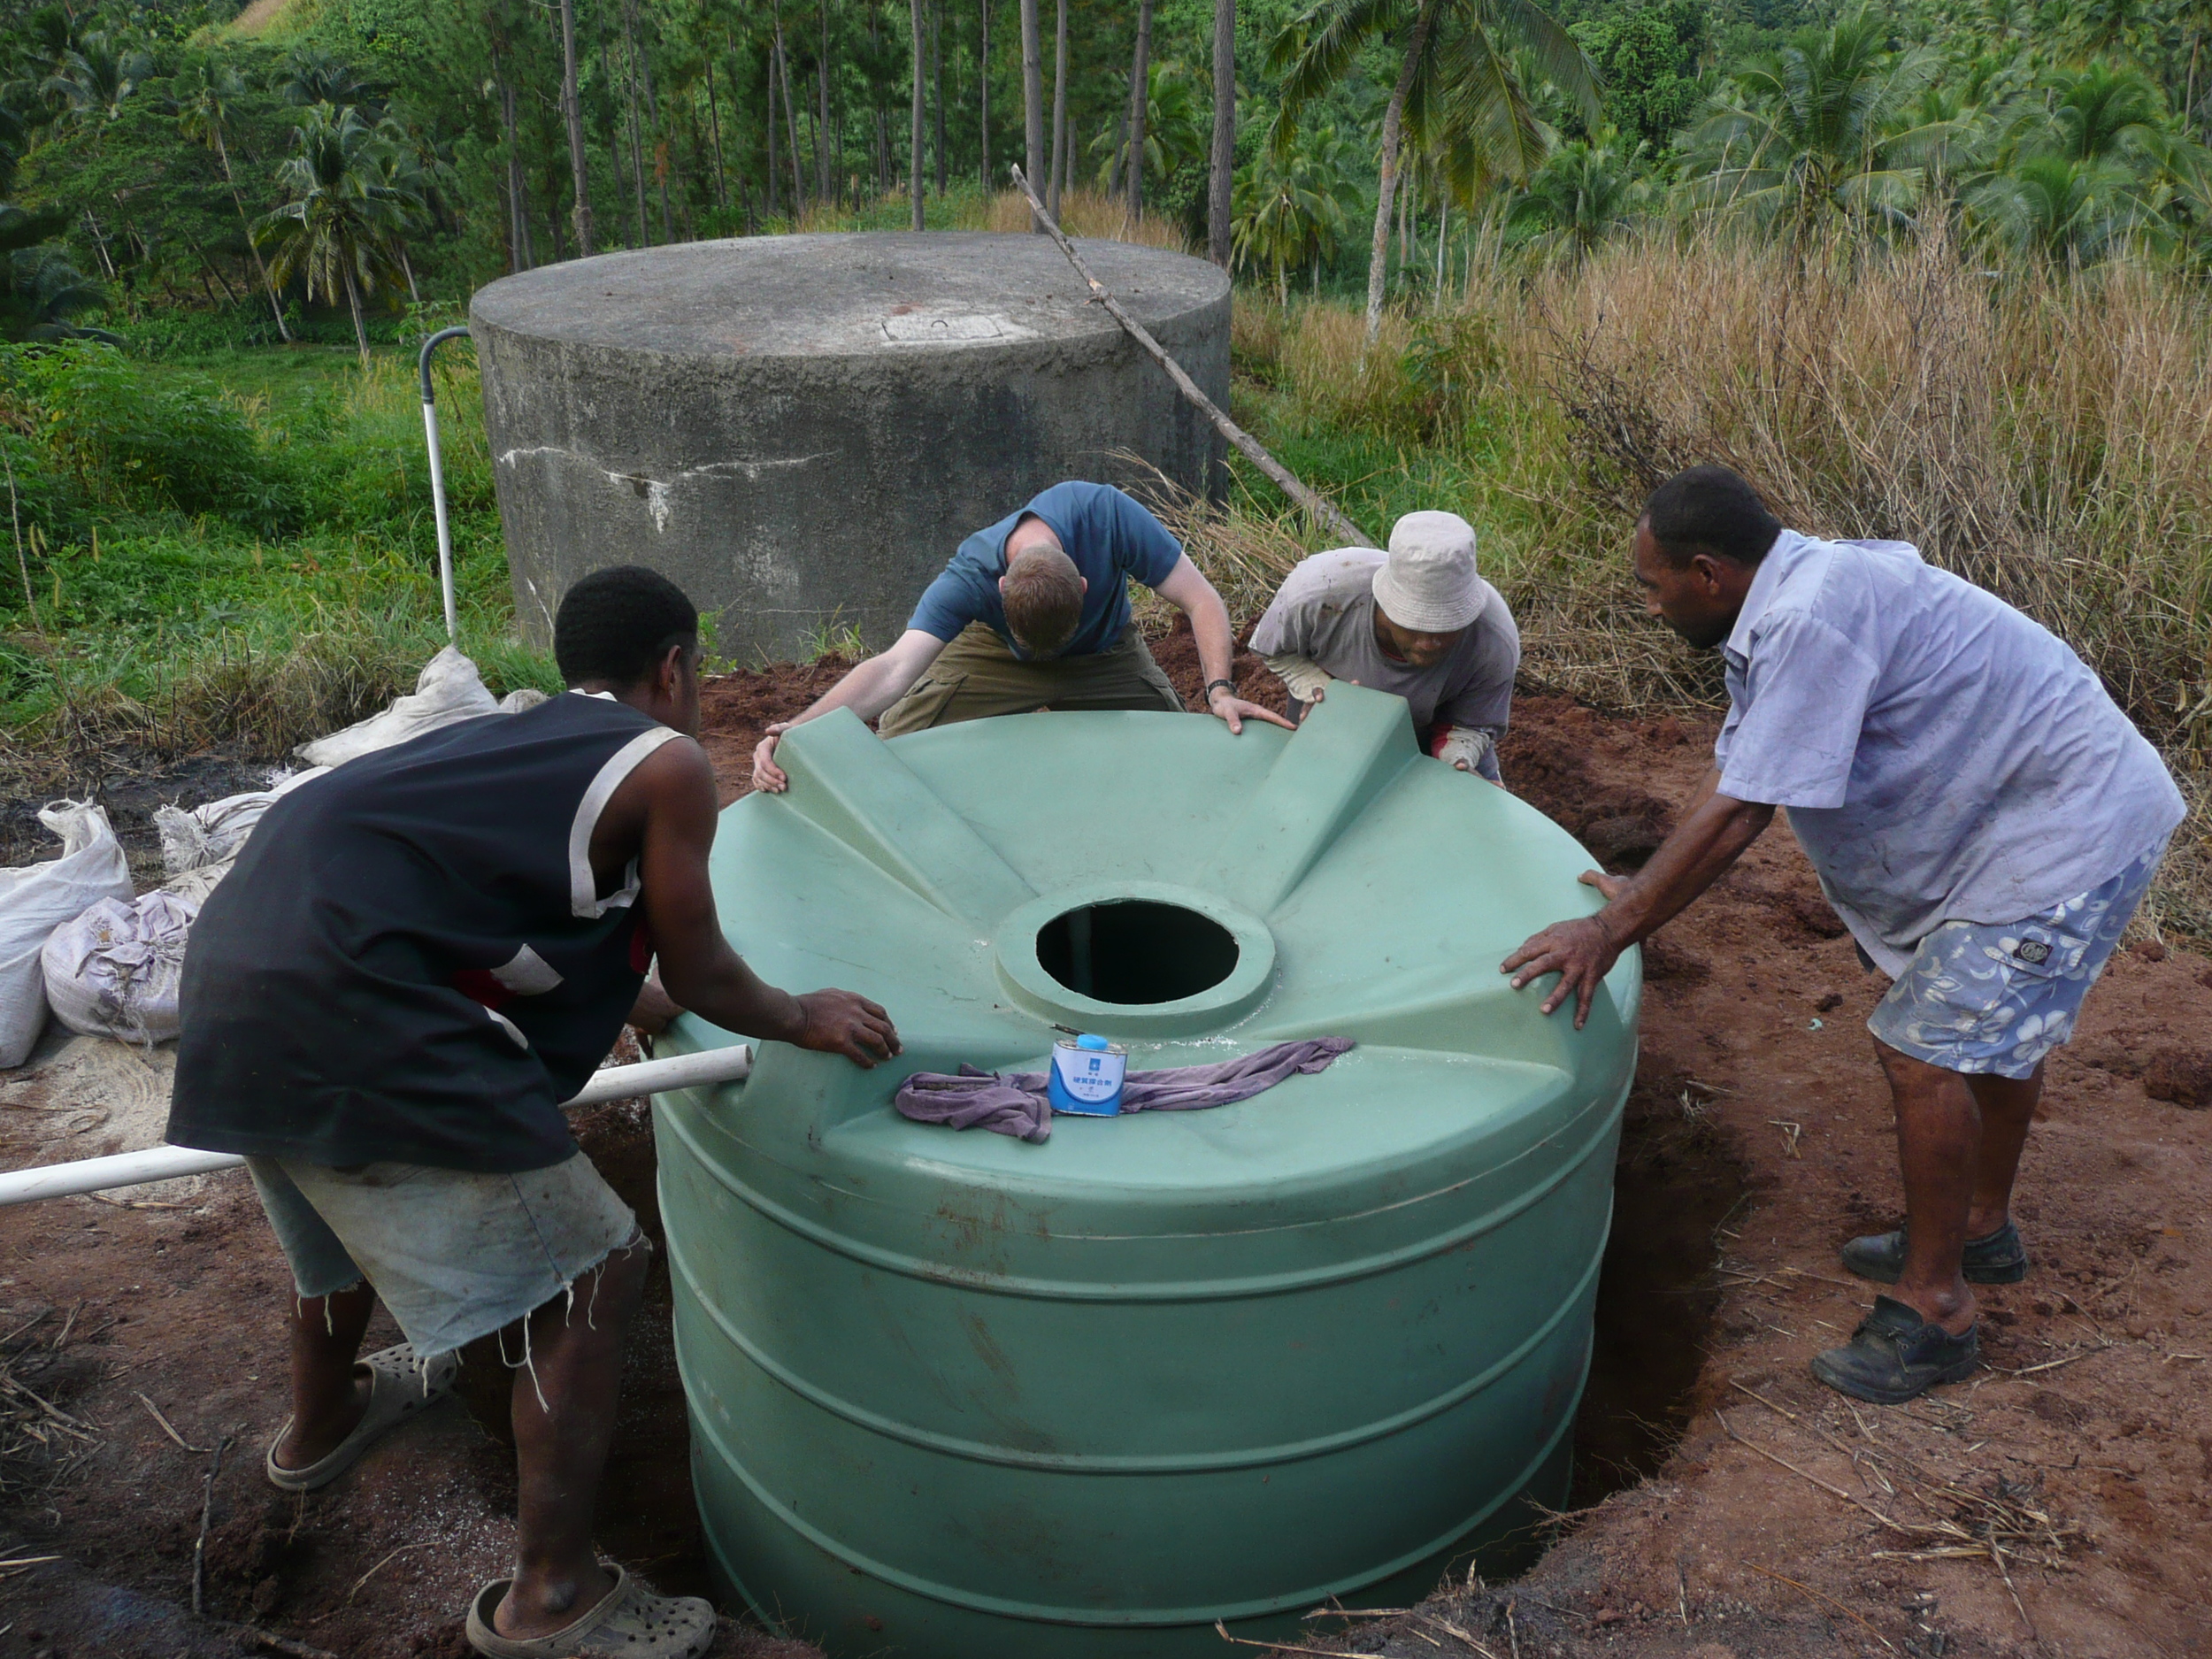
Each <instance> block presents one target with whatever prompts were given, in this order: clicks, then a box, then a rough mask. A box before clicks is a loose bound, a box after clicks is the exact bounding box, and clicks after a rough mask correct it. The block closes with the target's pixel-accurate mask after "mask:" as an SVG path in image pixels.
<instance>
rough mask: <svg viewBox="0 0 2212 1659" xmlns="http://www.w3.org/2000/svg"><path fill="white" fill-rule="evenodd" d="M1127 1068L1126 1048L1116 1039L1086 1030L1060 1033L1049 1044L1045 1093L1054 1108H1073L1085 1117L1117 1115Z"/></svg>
mask: <svg viewBox="0 0 2212 1659" xmlns="http://www.w3.org/2000/svg"><path fill="white" fill-rule="evenodd" d="M1128 1071H1129V1050H1128V1049H1126V1048H1123V1047H1122V1046H1121V1045H1120V1044H1119V1043H1113V1042H1108V1041H1106V1039H1105V1038H1103V1037H1097V1036H1093V1035H1090V1034H1089V1033H1085V1034H1084V1035H1083V1036H1080V1037H1072V1038H1070V1037H1063V1038H1062V1039H1061V1040H1060V1041H1058V1042H1056V1043H1055V1044H1054V1045H1053V1047H1052V1071H1051V1072H1050V1074H1049V1075H1048V1079H1047V1080H1046V1084H1045V1094H1046V1097H1047V1098H1048V1099H1049V1100H1050V1101H1051V1102H1052V1110H1055V1111H1056V1112H1074V1113H1076V1114H1077V1115H1079V1116H1080V1117H1085V1118H1113V1117H1118V1116H1119V1115H1120V1112H1121V1086H1122V1084H1123V1082H1124V1081H1125V1079H1126V1078H1127V1076H1128Z"/></svg>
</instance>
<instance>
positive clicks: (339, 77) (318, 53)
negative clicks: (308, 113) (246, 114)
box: [276, 46, 370, 110]
mask: <svg viewBox="0 0 2212 1659" xmlns="http://www.w3.org/2000/svg"><path fill="white" fill-rule="evenodd" d="M276 90H277V94H278V96H280V97H281V98H282V99H283V100H284V101H285V102H286V103H287V104H298V105H300V106H301V107H303V108H305V107H307V106H310V105H312V104H330V105H331V106H332V107H334V108H339V107H343V106H346V105H350V106H352V107H353V108H354V109H356V110H359V109H363V108H365V107H367V105H368V104H369V101H370V100H369V96H368V92H369V88H368V86H367V83H365V81H363V80H362V79H361V77H360V75H359V74H358V73H356V72H355V70H354V67H353V65H351V64H349V63H348V62H346V61H345V59H343V58H340V57H339V56H337V54H335V53H334V52H332V51H329V50H326V49H325V48H323V47H320V46H302V47H298V48H296V49H295V50H294V51H293V53H292V55H291V57H290V58H287V59H286V60H285V64H284V67H283V68H282V69H280V70H279V71H278V72H277V77H276Z"/></svg>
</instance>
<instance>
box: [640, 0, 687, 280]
mask: <svg viewBox="0 0 2212 1659" xmlns="http://www.w3.org/2000/svg"><path fill="white" fill-rule="evenodd" d="M644 34H645V32H644V30H642V29H640V30H639V31H638V41H637V43H636V44H635V45H634V46H633V47H632V48H631V51H632V53H633V54H634V63H635V65H636V74H637V78H638V80H639V81H640V82H641V83H642V84H643V86H644V88H645V119H646V124H647V125H648V126H649V127H651V128H652V129H653V183H654V186H655V188H656V189H657V191H658V193H659V196H660V204H661V240H662V241H663V242H673V241H675V240H676V227H675V222H674V221H673V220H672V219H670V218H669V214H668V134H667V133H666V132H665V131H664V130H663V129H662V127H661V101H660V95H659V94H658V93H657V92H655V91H654V90H653V58H652V54H651V53H649V52H648V51H647V50H645V42H644Z"/></svg>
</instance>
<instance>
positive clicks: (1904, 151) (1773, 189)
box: [1684, 11, 1955, 230]
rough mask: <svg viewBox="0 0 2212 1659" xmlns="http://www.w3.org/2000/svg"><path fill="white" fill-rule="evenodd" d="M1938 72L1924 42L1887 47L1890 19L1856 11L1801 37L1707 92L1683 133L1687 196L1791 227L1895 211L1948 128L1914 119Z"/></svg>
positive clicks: (1903, 206)
mask: <svg viewBox="0 0 2212 1659" xmlns="http://www.w3.org/2000/svg"><path fill="white" fill-rule="evenodd" d="M1938 68H1939V63H1938V60H1937V58H1935V56H1934V55H1933V54H1932V53H1931V52H1928V51H1926V50H1918V49H1915V50H1907V51H1902V52H1893V51H1891V50H1889V36H1888V25H1887V23H1886V21H1885V20H1883V19H1880V18H1878V17H1875V16H1872V15H1870V14H1869V13H1867V12H1864V11H1860V12H1854V13H1852V14H1851V15H1850V16H1848V17H1846V18H1844V19H1841V20H1840V21H1839V22H1837V23H1836V24H1834V25H1833V26H1832V27H1828V28H1825V29H1814V30H1808V31H1806V32H1804V33H1802V34H1801V35H1798V36H1797V38H1796V39H1795V40H1793V42H1791V43H1790V44H1789V45H1787V46H1786V47H1784V48H1783V49H1782V50H1780V51H1778V52H1777V53H1775V54H1773V55H1772V56H1771V57H1770V58H1764V59H1763V60H1760V61H1757V62H1755V63H1753V64H1752V65H1749V66H1748V67H1747V68H1746V69H1744V70H1743V71H1742V72H1740V73H1739V74H1738V75H1737V76H1736V77H1735V80H1734V84H1733V85H1732V87H1731V88H1728V89H1727V90H1726V91H1724V93H1722V94H1721V95H1720V96H1718V97H1717V98H1716V99H1715V100H1714V102H1713V103H1712V104H1711V105H1710V107H1709V111H1708V112H1707V114H1706V116H1705V118H1704V119H1703V120H1702V121H1701V123H1700V124H1699V125H1698V127H1697V128H1696V130H1695V132H1694V134H1693V136H1692V139H1691V154H1690V156H1689V157H1688V159H1687V160H1686V164H1685V166H1684V173H1685V177H1686V180H1688V184H1687V187H1686V199H1687V200H1688V201H1689V202H1690V203H1691V204H1694V205H1699V206H1704V207H1709V208H1724V209H1729V210H1733V211H1745V212H1749V213H1752V214H1754V215H1755V216H1757V217H1759V218H1761V219H1767V220H1770V221H1773V222H1778V223H1783V224H1786V225H1788V226H1790V227H1793V228H1795V229H1799V230H1802V229H1806V228H1809V227H1811V226H1812V225H1814V224H1816V223H1818V222H1819V221H1821V220H1823V219H1826V218H1829V217H1831V216H1833V215H1836V214H1844V215H1848V216H1852V217H1860V216H1870V215H1875V214H1882V213H1887V214H1891V215H1896V214H1901V213H1902V212H1904V211H1907V210H1908V209H1909V207H1910V206H1911V204H1913V202H1914V200H1915V199H1916V195H1917V192H1918V190H1919V187H1920V183H1921V179H1922V172H1921V165H1920V164H1921V163H1922V162H1924V160H1925V159H1926V158H1927V157H1928V155H1929V154H1930V153H1931V151H1932V150H1935V149H1936V148H1938V147H1939V146H1940V145H1941V144H1942V143H1943V142H1944V141H1945V140H1946V139H1947V138H1949V137H1951V136H1953V135H1954V133H1955V128H1954V127H1953V126H1952V125H1951V124H1950V123H1947V122H1944V121H1940V120H1936V121H1919V120H1916V119H1914V116H1913V105H1914V104H1915V101H1916V99H1917V98H1918V97H1919V96H1920V94H1921V92H1922V91H1923V89H1924V88H1926V87H1927V85H1928V84H1929V82H1930V81H1932V79H1933V78H1934V76H1935V74H1936V72H1937V70H1938Z"/></svg>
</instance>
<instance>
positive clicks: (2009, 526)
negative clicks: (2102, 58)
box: [1511, 235, 2212, 934]
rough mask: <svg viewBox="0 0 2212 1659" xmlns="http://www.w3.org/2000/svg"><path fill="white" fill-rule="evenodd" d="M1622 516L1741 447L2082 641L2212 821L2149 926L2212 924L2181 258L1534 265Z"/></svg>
mask: <svg viewBox="0 0 2212 1659" xmlns="http://www.w3.org/2000/svg"><path fill="white" fill-rule="evenodd" d="M1511 350H1512V356H1513V358H1514V366H1515V369H1516V371H1517V373H1518V374H1520V375H1524V376H1526V377H1529V378H1531V379H1540V380H1542V381H1543V383H1545V384H1547V385H1548V387H1549V388H1551V390H1552V392H1553V395H1554V396H1555V400H1556V402H1557V403H1558V405H1559V406H1560V408H1561V410H1562V411H1563V413H1564V414H1565V415H1566V417H1567V419H1568V422H1569V431H1570V433H1571V435H1572V439H1573V442H1574V444H1575V447H1576V450H1577V455H1578V461H1579V463H1580V465H1579V467H1578V472H1579V474H1580V478H1581V481H1582V484H1583V486H1584V489H1585V491H1586V495H1587V497H1588V498H1589V500H1590V501H1591V502H1592V503H1593V504H1594V506H1596V507H1597V508H1598V509H1599V510H1600V511H1601V512H1602V513H1603V514H1604V516H1605V517H1606V518H1609V520H1611V521H1612V522H1613V523H1615V524H1617V525H1625V524H1626V523H1628V522H1630V521H1631V520H1632V518H1633V517H1634V514H1635V511H1636V508H1637V504H1638V503H1640V500H1641V498H1642V496H1643V494H1644V492H1645V491H1646V490H1647V489H1648V488H1650V487H1651V486H1652V485H1653V484H1655V483H1656V482H1657V481H1658V480H1660V479H1661V478H1663V477H1664V476H1665V475H1666V474H1667V473H1668V472H1672V471H1673V470H1674V469H1675V468H1677V467H1679V466H1685V465H1691V464H1693V463H1694V462H1698V461H1710V460H1719V461H1724V462H1726V463H1727V464H1729V465H1732V466H1734V467H1735V468H1736V469H1737V470H1738V471H1740V472H1743V473H1744V474H1745V476H1747V477H1748V478H1750V479H1751V480H1753V481H1754V482H1755V484H1757V485H1758V487H1759V488H1760V489H1761V490H1762V491H1763V493H1764V494H1765V495H1766V496H1767V498H1768V499H1769V501H1770V503H1772V504H1773V505H1774V508H1775V510H1776V511H1777V512H1778V513H1779V514H1780V515H1781V517H1782V518H1784V519H1785V520H1786V522H1788V523H1789V524H1791V525H1792V526H1795V527H1798V528H1801V529H1804V530H1806V531H1808V532H1809V533H1811V534H1827V535H1839V536H1889V537H1895V538H1897V539H1900V540H1903V541H1911V542H1914V543H1915V544H1916V545H1917V546H1918V547H1919V548H1920V549H1921V550H1922V551H1923V552H1924V554H1926V555H1927V556H1928V557H1930V558H1932V559H1933V560H1935V561H1936V562H1937V563H1939V564H1941V565H1945V566H1947V567H1948V568H1950V569H1952V570H1955V571H1957V572H1960V573H1961V574H1962V575H1964V576H1966V577H1968V578H1970V580H1974V581H1976V582H1978V583H1980V584H1982V585H1983V586H1985V587H1986V588H1991V589H1993V591H1995V592H1996V593H1998V594H2000V595H2002V596H2003V597H2004V598H2006V599H2007V600H2008V601H2010V602H2011V603H2014V604H2016V605H2017V606H2019V607H2020V608H2021V609H2022V610H2024V611H2026V612H2027V613H2028V614H2029V615H2031V616H2032V617H2034V618H2037V619H2038V620H2039V621H2041V622H2042V623H2044V624H2045V625H2046V626H2048V627H2049V628H2051V629H2052V630H2053V632H2055V633H2056V634H2059V635H2060V636H2061V637H2062V638H2063V639H2065V640H2066V641H2068V642H2069V643H2070V644H2071V645H2072V646H2073V647H2074V648H2075V649H2077V650H2078V651H2079V652H2080V653H2081V654H2082V656H2083V657H2085V659H2086V660H2087V661H2088V662H2089V663H2090V664H2091V665H2092V666H2093V667H2094V668H2095V669H2096V670H2097V671H2098V672H2099V673H2100V674H2101V675H2102V676H2103V678H2104V680H2105V683H2106V684H2107V685H2108V687H2110V688H2111V690H2112V692H2113V695H2115V696H2116V698H2117V699H2118V700H2119V701H2120V703H2122V705H2123V706H2124V707H2125V708H2126V709H2127V710H2128V711H2129V712H2130V713H2131V715H2132V716H2133V717H2134V718H2135V719H2136V720H2137V722H2138V723H2139V725H2141V726H2143V728H2144V730H2145V731H2146V732H2147V733H2149V734H2150V735H2151V736H2152V737H2153V739H2154V741H2158V742H2159V743H2160V744H2161V745H2162V747H2164V748H2165V749H2166V750H2167V752H2168V755H2169V757H2170V759H2171V761H2172V762H2173V764H2174V768H2175V771H2176V772H2177V774H2179V775H2181V776H2182V778H2183V781H2184V786H2185V789H2186V790H2187V791H2188V792H2189V793H2190V795H2191V796H2192V799H2193V805H2194V809H2195V810H2193V812H2192V815H2191V818H2190V821H2189V823H2188V824H2187V825H2185V826H2184V829H2183V831H2182V833H2181V834H2180V836H2179V837H2178V838H2177V842H2176V847H2175V850H2174V854H2173V856H2172V857H2171V858H2170V863H2169V867H2168V871H2167V873H2166V879H2165V880H2164V881H2163V882H2162V884H2161V887H2160V889H2159V891H2158V893H2157V895H2156V897H2155V899H2154V903H2153V905H2152V906H2151V909H2150V911H2149V912H2148V914H2147V920H2148V921H2149V922H2150V923H2151V924H2152V925H2153V926H2160V925H2170V926H2177V927H2180V928H2183V929H2185V930H2186V931H2190V932H2193V933H2199V934H2204V933H2212V817H2208V811H2207V807H2208V804H2212V802H2208V795H2212V788H2208V780H2207V778H2206V775H2205V768H2206V767H2207V765H2208V764H2212V603H2208V602H2212V316H2208V311H2207V306H2206V303H2205V300H2204V298H2203V296H2202V295H2201V294H2200V292H2199V291H2197V290H2196V289H2195V288H2193V287H2192V286H2191V285H2190V284H2189V283H2187V282H2186V281H2185V280H2183V279H2179V278H2176V277H2173V276H2171V275H2168V274H2165V273H2156V272H2151V271H2146V270H2141V269H2135V268H2130V267H2125V266H2119V267H2115V268H2113V269H2111V270H2109V271H2107V272H2104V273H2100V274H2099V275H2098V276H2096V277H2095V278H2093V279H2089V278H2067V277H2063V276H2054V275H2050V274H2047V273H2042V272H2040V271H2033V270H2006V271H2003V272H2001V273H2000V272H1992V271H1989V270H1986V269H1985V268H1984V267H1983V266H1982V265H1980V264H1979V262H1978V261H1975V260H1970V259H1967V258H1964V257H1962V256H1961V255H1960V253H1959V251H1958V250H1956V249H1955V248H1954V247H1953V246H1952V245H1951V244H1950V243H1949V242H1948V241H1947V238H1945V237H1943V236H1941V235H1931V236H1928V237H1925V238H1924V239H1922V240H1921V241H1920V242H1917V243H1915V244H1910V245H1908V246H1906V247H1904V248H1902V249H1901V250H1895V251H1893V252H1892V251H1887V250H1872V251H1869V250H1865V249H1864V248H1863V247H1862V248H1858V249H1854V250H1846V249H1841V248H1831V249H1825V250H1815V251H1814V252H1812V253H1811V254H1809V255H1805V256H1802V257H1800V256H1798V255H1795V254H1793V252H1792V251H1791V250H1786V249H1783V248H1779V247H1775V246H1753V245H1739V246H1713V245H1702V246H1700V245H1682V244H1676V243H1672V242H1658V241H1654V242H1640V243H1629V244H1624V245H1622V246H1620V247H1617V248H1616V249H1613V250H1609V251H1608V252H1607V253H1605V254H1603V255H1602V256H1601V257H1599V258H1598V259H1596V260H1594V261H1593V262H1591V264H1589V265H1586V267H1584V269H1583V270H1582V271H1580V272H1578V273H1563V272H1554V273H1549V274H1548V275H1545V276H1542V277H1540V278H1539V279H1537V280H1536V282H1535V284H1534V287H1533V290H1532V294H1531V297H1530V301H1529V303H1528V304H1527V306H1526V308H1525V312H1524V313H1523V326H1521V327H1519V328H1518V329H1517V330H1516V331H1514V333H1513V334H1512V335H1511Z"/></svg>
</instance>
